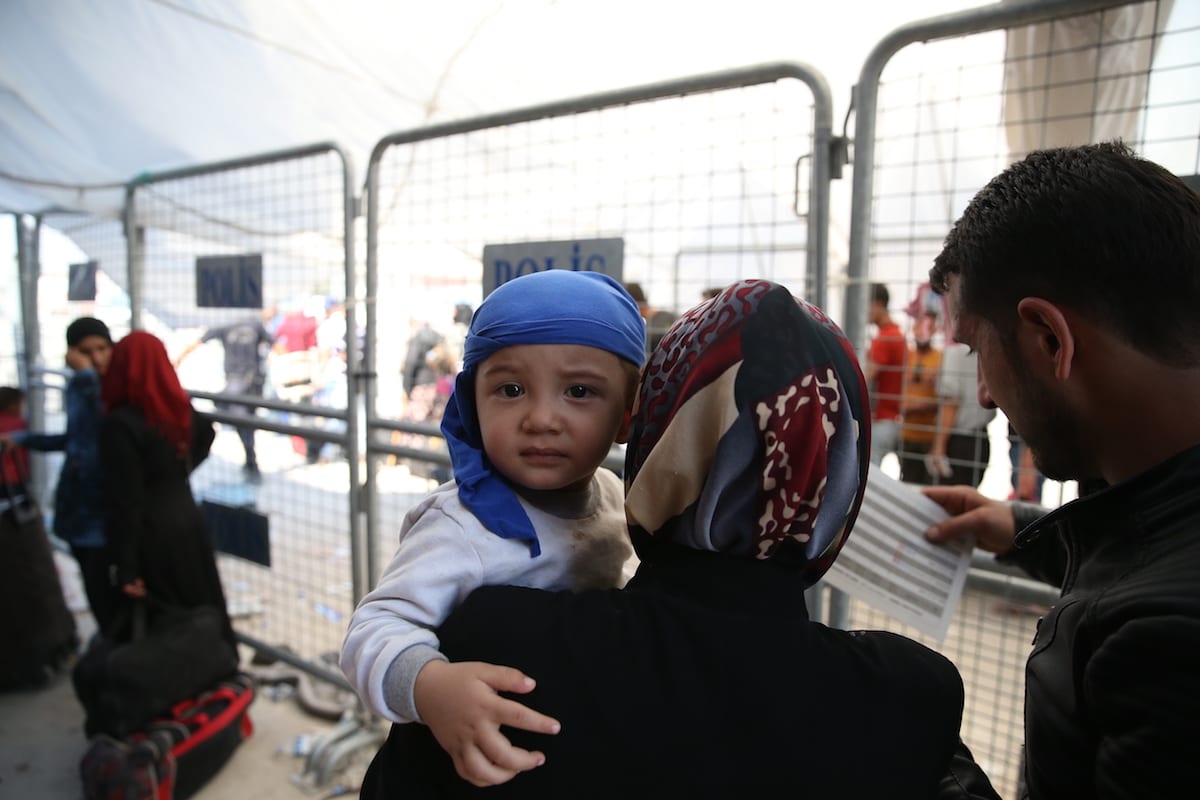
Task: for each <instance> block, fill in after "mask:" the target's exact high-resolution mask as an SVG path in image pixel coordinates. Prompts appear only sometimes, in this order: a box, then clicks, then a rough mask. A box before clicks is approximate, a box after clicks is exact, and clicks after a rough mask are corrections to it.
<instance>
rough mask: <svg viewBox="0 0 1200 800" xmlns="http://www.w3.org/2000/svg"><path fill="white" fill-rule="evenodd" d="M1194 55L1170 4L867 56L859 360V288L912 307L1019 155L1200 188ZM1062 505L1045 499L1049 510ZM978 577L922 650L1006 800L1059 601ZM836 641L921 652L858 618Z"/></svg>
mask: <svg viewBox="0 0 1200 800" xmlns="http://www.w3.org/2000/svg"><path fill="white" fill-rule="evenodd" d="M1198 54H1200V8H1198V7H1197V5H1196V4H1195V3H1180V2H1175V3H1171V2H1169V0H1163V1H1162V2H1148V3H1134V4H1124V3H1114V2H1111V0H1109V1H1108V2H1104V1H1103V0H1101V1H1100V2H1096V1H1095V0H1093V1H1091V2H1080V1H1079V0H1074V1H1072V0H1066V1H1065V2H1064V1H1061V0H1060V1H1056V2H1037V3H1028V2H1025V3H1004V4H999V5H995V6H990V7H988V8H985V9H980V10H977V11H972V12H966V13H962V14H955V15H949V16H946V17H941V18H937V19H933V20H928V21H922V22H915V23H912V24H909V25H906V26H904V27H902V28H900V29H898V30H896V31H895V32H893V33H892V34H891V35H889V36H888V37H886V38H885V39H884V40H882V41H881V42H880V43H879V44H878V45H876V47H875V48H874V50H873V51H872V53H871V55H870V56H869V57H868V60H867V62H866V64H864V66H863V68H862V72H861V76H860V80H859V82H858V85H857V87H856V92H855V96H854V105H855V112H856V121H855V144H854V149H855V153H854V176H853V197H852V219H851V243H850V265H849V287H850V288H849V291H848V293H847V304H846V310H845V319H846V320H847V321H848V323H847V324H848V328H847V332H848V333H849V334H850V335H851V336H852V337H853V338H854V340H855V342H856V343H857V344H860V345H862V344H864V343H865V340H866V325H865V319H866V305H867V286H868V283H869V282H881V283H884V284H885V285H887V286H889V287H890V289H891V292H892V296H893V298H895V297H897V296H899V297H900V298H902V299H901V300H900V305H902V304H903V303H904V302H905V301H907V300H908V298H910V297H914V296H916V295H917V294H918V288H919V286H920V284H921V283H923V282H924V281H925V280H926V276H927V273H928V270H929V267H930V266H931V265H932V262H933V258H934V256H935V255H937V253H938V252H939V251H940V250H941V243H942V239H943V237H944V236H945V235H946V233H947V232H948V231H949V230H950V227H951V225H952V224H953V222H954V220H955V219H956V218H957V217H958V215H959V214H960V213H961V212H962V210H963V208H964V207H965V205H966V203H967V202H968V201H969V200H970V198H971V197H972V196H973V195H974V194H975V192H976V191H978V190H979V189H980V188H982V187H983V185H984V184H985V183H986V182H987V181H988V180H989V179H990V178H991V177H992V176H993V175H995V174H997V173H998V172H1000V171H1001V170H1002V169H1003V168H1004V167H1005V166H1006V165H1007V164H1009V163H1010V162H1011V161H1013V160H1016V159H1018V158H1020V157H1022V156H1023V155H1024V154H1025V153H1026V152H1027V151H1028V150H1031V149H1036V148H1040V147H1049V146H1055V145H1063V144H1069V143H1073V144H1080V143H1083V142H1085V141H1100V140H1105V139H1111V138H1114V137H1117V136H1120V137H1122V138H1124V139H1125V140H1126V141H1127V142H1128V143H1129V144H1131V145H1132V146H1133V147H1134V149H1135V150H1137V151H1138V152H1139V153H1140V154H1141V155H1143V156H1145V157H1147V158H1149V159H1151V160H1154V161H1157V162H1159V163H1161V164H1163V165H1164V166H1166V167H1167V168H1168V169H1171V170H1173V171H1175V172H1177V173H1179V174H1181V175H1193V174H1195V173H1196V172H1197V171H1200V58H1198ZM894 305H895V304H894ZM900 316H902V317H903V314H902V313H901V315H900ZM972 380H973V376H972ZM1003 422H1004V421H1003V419H1002V418H997V420H996V421H994V422H993V423H992V425H991V426H990V428H991V431H992V435H991V445H992V450H993V456H992V459H991V465H990V467H989V470H990V471H991V472H990V473H985V478H984V480H985V483H988V482H989V477H988V476H989V474H990V476H991V481H990V483H989V484H988V485H989V486H996V485H997V484H998V485H999V487H1000V491H1001V493H1000V495H999V496H1003V494H1002V492H1003V491H1005V490H1006V489H1007V485H1006V483H1005V481H1007V479H1008V471H1009V465H1008V464H1007V463H1006V459H1005V451H1006V450H1007V444H1006V442H1005V436H1006V432H1005V430H1004V425H1003ZM997 473H999V474H998V477H999V478H1000V480H999V481H996V480H995V478H996V477H997ZM1068 490H1069V487H1068ZM1069 497H1070V495H1069V494H1067V495H1062V494H1059V495H1053V494H1052V493H1051V492H1049V491H1047V492H1046V494H1045V498H1046V501H1047V502H1050V503H1052V504H1054V503H1058V502H1062V501H1063V500H1064V499H1069ZM976 563H977V566H978V567H979V569H976V570H974V571H973V575H972V582H971V584H970V585H969V587H968V591H967V592H966V594H965V595H964V597H963V601H962V605H961V607H960V608H959V611H958V615H957V618H956V620H955V622H954V624H953V626H952V628H951V631H950V634H949V636H948V638H947V640H946V641H945V642H942V643H938V642H933V641H926V644H929V646H931V647H933V648H934V649H937V650H939V651H941V652H942V653H943V654H945V655H946V656H947V657H949V658H950V659H951V660H953V661H954V662H955V664H956V665H957V666H958V668H959V670H960V671H961V672H962V674H963V678H964V682H965V683H966V689H967V707H966V713H965V716H964V721H963V738H964V740H965V741H966V742H967V744H968V745H969V746H970V747H971V749H972V751H973V752H974V754H975V755H976V757H977V758H978V759H979V761H980V763H981V764H982V765H983V766H984V768H985V769H986V770H987V772H988V774H989V776H990V777H991V778H992V780H993V781H994V783H995V785H996V788H997V790H999V791H1000V792H1001V794H1002V795H1004V796H1006V797H1013V796H1015V795H1016V793H1017V788H1016V787H1017V782H1018V762H1019V758H1020V751H1021V744H1022V742H1023V741H1024V739H1023V717H1022V709H1023V705H1024V663H1025V658H1026V656H1027V655H1028V650H1029V641H1030V640H1031V638H1032V636H1033V631H1034V624H1035V621H1036V619H1037V618H1038V616H1039V615H1040V613H1041V611H1042V610H1043V609H1044V608H1045V607H1046V606H1048V605H1050V604H1052V603H1053V602H1055V600H1056V598H1057V594H1058V593H1057V590H1053V589H1050V588H1049V587H1041V588H1039V587H1038V586H1037V585H1031V584H1029V583H1028V582H1026V581H1021V580H1020V579H1018V578H1014V577H1011V576H1009V575H998V574H996V573H995V565H994V561H993V560H992V559H991V557H990V556H986V557H981V558H978V559H977V562H976ZM849 625H850V627H881V628H889V629H892V630H897V631H900V632H903V633H906V634H907V635H910V636H912V637H913V638H916V639H918V640H922V639H923V637H921V636H920V635H919V634H917V633H916V632H915V631H911V630H907V629H903V628H898V627H897V626H896V624H895V623H894V622H892V621H891V620H889V619H887V618H886V617H883V616H882V615H880V614H878V613H876V612H873V611H871V610H870V609H869V608H867V607H866V606H864V605H862V604H860V603H852V604H851V609H850V614H849Z"/></svg>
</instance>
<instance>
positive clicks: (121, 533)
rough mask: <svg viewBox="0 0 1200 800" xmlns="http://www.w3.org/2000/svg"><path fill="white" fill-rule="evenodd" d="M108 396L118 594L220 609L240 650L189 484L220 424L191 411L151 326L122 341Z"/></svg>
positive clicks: (106, 462) (104, 433) (104, 436)
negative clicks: (217, 424) (215, 423)
mask: <svg viewBox="0 0 1200 800" xmlns="http://www.w3.org/2000/svg"><path fill="white" fill-rule="evenodd" d="M102 396H103V399H104V410H105V415H104V420H103V424H102V425H101V428H100V466H101V474H102V475H103V481H104V496H105V499H106V501H107V508H108V513H107V517H106V522H107V525H106V531H107V534H108V544H109V547H110V550H111V554H112V560H113V562H114V565H115V568H116V585H117V587H118V588H119V591H120V595H119V597H120V598H122V599H123V598H128V597H145V596H149V597H151V598H152V599H153V600H155V601H156V602H157V603H159V604H162V605H167V606H175V607H181V608H193V607H196V606H211V607H213V608H215V609H217V610H218V611H219V612H220V614H221V616H222V618H223V628H224V630H225V638H226V640H227V641H228V642H229V644H230V646H231V647H234V648H235V649H236V646H237V644H236V641H235V640H234V637H233V627H232V625H231V624H230V622H229V615H228V612H227V611H226V607H225V593H224V590H223V589H222V588H221V579H220V575H219V574H218V573H217V562H216V556H215V554H214V553H213V546H212V541H211V539H210V538H209V534H208V530H207V528H206V525H205V521H204V516H203V515H202V514H201V512H200V509H199V508H198V507H197V506H196V501H195V498H194V497H193V496H192V487H191V485H190V484H189V482H188V476H189V475H190V474H191V472H192V470H193V469H195V468H196V466H198V465H199V464H200V462H201V461H203V460H204V459H205V458H206V457H207V456H208V449H209V447H210V446H211V445H212V442H213V438H214V433H213V425H212V422H211V421H210V420H209V419H208V418H207V417H205V416H204V415H202V414H199V413H197V412H195V411H194V410H193V409H192V405H191V400H190V399H189V398H188V395H187V392H185V391H184V390H183V387H182V386H180V384H179V378H178V377H177V376H176V375H175V370H174V368H173V367H172V366H171V360H170V359H169V358H168V357H167V350H166V348H165V347H164V346H163V343H162V342H161V341H160V340H159V339H158V338H157V337H156V336H154V335H152V334H149V333H146V332H145V331H134V332H133V333H130V334H129V335H128V336H126V337H125V338H123V339H121V341H119V342H117V344H116V346H114V347H113V349H112V360H111V362H110V364H109V368H108V371H107V372H106V373H105V375H104V383H103V389H102Z"/></svg>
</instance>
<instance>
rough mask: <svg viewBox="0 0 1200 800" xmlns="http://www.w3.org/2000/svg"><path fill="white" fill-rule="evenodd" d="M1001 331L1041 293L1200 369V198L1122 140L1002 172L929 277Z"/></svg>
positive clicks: (1030, 159) (1175, 362)
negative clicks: (951, 286)
mask: <svg viewBox="0 0 1200 800" xmlns="http://www.w3.org/2000/svg"><path fill="white" fill-rule="evenodd" d="M951 275H958V276H959V282H960V283H961V289H960V294H959V302H960V304H961V307H962V309H963V311H964V312H965V313H969V314H973V315H978V316H981V317H983V318H984V319H986V320H987V321H989V322H990V323H991V324H992V325H993V326H994V327H995V328H996V330H997V331H998V332H999V333H1000V334H1001V336H1003V337H1005V338H1008V337H1009V336H1010V335H1011V333H1012V331H1013V330H1014V329H1015V324H1016V320H1017V303H1018V302H1019V301H1020V300H1021V298H1024V297H1041V298H1043V299H1045V300H1049V301H1050V302H1052V303H1055V304H1057V305H1061V306H1064V307H1067V308H1071V309H1074V310H1075V311H1077V312H1078V313H1080V314H1083V315H1085V316H1086V317H1088V318H1089V319H1090V320H1092V321H1094V322H1096V323H1099V324H1103V325H1105V326H1107V327H1108V328H1109V329H1110V330H1111V331H1112V332H1113V333H1114V334H1116V335H1118V336H1120V337H1121V338H1122V339H1124V340H1125V341H1127V342H1128V343H1129V344H1130V345H1131V346H1133V347H1134V348H1136V349H1138V350H1139V351H1141V352H1143V353H1144V354H1146V355H1148V356H1151V357H1153V358H1155V359H1157V360H1158V361H1161V362H1163V363H1165V364H1169V365H1171V366H1175V367H1193V366H1200V196H1198V195H1197V194H1196V193H1195V192H1193V191H1192V190H1191V189H1189V188H1188V187H1187V185H1186V184H1184V182H1183V181H1182V180H1180V179H1179V178H1178V177H1176V176H1175V175H1172V174H1171V173H1170V172H1168V171H1167V170H1166V169H1164V168H1163V167H1161V166H1159V165H1158V164H1155V163H1153V162H1151V161H1146V160H1145V159H1142V158H1138V157H1137V156H1136V155H1134V153H1133V151H1132V150H1130V149H1129V148H1128V147H1126V146H1125V145H1124V144H1122V143H1120V142H1111V143H1105V144H1091V145H1084V146H1081V147H1062V148H1054V149H1049V150H1038V151H1035V152H1033V153H1030V154H1029V155H1028V156H1027V157H1026V158H1025V159H1024V160H1023V161H1019V162H1017V163H1016V164H1013V165H1012V166H1010V167H1009V168H1008V169H1006V170H1005V171H1004V172H1002V173H1000V175H998V176H996V177H995V178H993V179H992V180H991V181H990V182H989V183H988V185H987V186H985V187H984V188H983V189H982V190H980V192H979V193H978V194H976V195H975V197H974V198H973V199H972V200H971V202H970V203H969V204H968V205H967V209H966V211H964V212H963V215H962V217H960V218H959V220H958V222H956V223H955V224H954V227H953V228H952V229H951V230H950V233H949V234H948V235H947V236H946V241H945V244H944V246H943V248H942V252H941V254H939V255H938V257H937V258H936V259H934V262H933V269H931V270H930V271H929V280H930V283H931V284H932V286H933V287H934V288H935V289H937V290H938V291H942V292H944V291H946V290H947V288H948V282H949V278H950V276H951Z"/></svg>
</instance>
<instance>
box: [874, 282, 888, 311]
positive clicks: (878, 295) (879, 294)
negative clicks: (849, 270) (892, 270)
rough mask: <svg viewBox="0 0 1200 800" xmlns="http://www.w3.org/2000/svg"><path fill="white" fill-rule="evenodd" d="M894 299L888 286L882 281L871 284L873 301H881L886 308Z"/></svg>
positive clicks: (880, 303)
mask: <svg viewBox="0 0 1200 800" xmlns="http://www.w3.org/2000/svg"><path fill="white" fill-rule="evenodd" d="M891 301H892V296H891V295H890V294H888V288H887V287H886V286H884V285H883V284H882V283H872V284H871V302H872V303H879V305H881V306H883V307H884V308H887V307H888V303H890V302H891Z"/></svg>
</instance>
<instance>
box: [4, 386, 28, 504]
mask: <svg viewBox="0 0 1200 800" xmlns="http://www.w3.org/2000/svg"><path fill="white" fill-rule="evenodd" d="M25 428H26V424H25V392H23V391H21V390H20V389H18V388H16V387H15V386H0V452H3V451H6V450H8V449H9V448H10V447H11V448H12V449H13V453H12V455H11V457H8V456H6V457H5V458H4V459H3V460H2V461H0V466H2V468H3V469H4V480H6V481H7V482H8V485H9V486H11V487H12V488H13V491H14V492H15V493H16V494H24V493H25V476H26V475H28V474H29V454H28V453H26V452H25V448H23V447H18V446H17V445H16V443H15V442H14V441H13V440H12V439H11V438H9V437H10V436H11V435H12V434H14V433H17V432H18V431H23V430H25ZM7 499H8V498H6V497H0V501H5V500H7Z"/></svg>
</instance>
